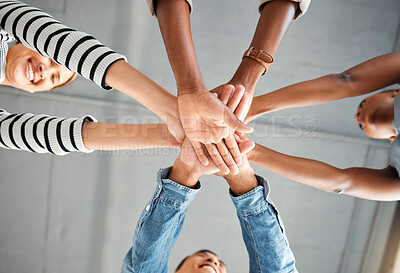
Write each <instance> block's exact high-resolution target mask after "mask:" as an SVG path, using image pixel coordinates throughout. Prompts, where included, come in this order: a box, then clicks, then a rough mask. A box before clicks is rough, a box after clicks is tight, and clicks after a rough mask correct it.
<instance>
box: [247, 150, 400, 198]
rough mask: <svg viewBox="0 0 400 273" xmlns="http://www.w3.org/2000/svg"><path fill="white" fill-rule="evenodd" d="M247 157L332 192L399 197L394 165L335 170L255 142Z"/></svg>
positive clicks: (365, 196)
mask: <svg viewBox="0 0 400 273" xmlns="http://www.w3.org/2000/svg"><path fill="white" fill-rule="evenodd" d="M249 160H250V161H251V162H253V163H255V164H257V165H259V166H261V167H264V168H266V169H268V170H270V171H273V172H275V173H277V174H279V175H282V176H284V177H286V178H288V179H291V180H293V181H296V182H299V183H302V184H305V185H308V186H311V187H314V188H317V189H320V190H323V191H327V192H332V193H340V194H346V195H350V196H354V197H359V198H364V199H370V200H379V201H394V200H399V199H400V179H399V177H398V175H397V173H396V171H395V169H394V168H392V167H390V166H388V167H387V168H385V169H382V170H377V169H369V168H348V169H339V168H336V167H333V166H331V165H328V164H326V163H323V162H320V161H317V160H312V159H306V158H300V157H295V156H290V155H285V154H282V153H279V152H276V151H273V150H271V149H268V148H266V147H264V146H261V145H259V144H256V147H255V148H254V149H253V150H252V151H251V152H250V153H249Z"/></svg>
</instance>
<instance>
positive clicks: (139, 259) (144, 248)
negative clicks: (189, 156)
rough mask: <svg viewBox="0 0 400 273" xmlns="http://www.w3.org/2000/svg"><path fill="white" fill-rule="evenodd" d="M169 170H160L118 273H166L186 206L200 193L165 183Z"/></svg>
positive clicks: (178, 185)
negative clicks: (153, 190) (155, 185)
mask: <svg viewBox="0 0 400 273" xmlns="http://www.w3.org/2000/svg"><path fill="white" fill-rule="evenodd" d="M170 171H171V168H166V169H161V170H160V171H159V172H158V175H157V187H156V190H155V192H154V193H153V195H152V197H151V198H150V201H149V202H148V203H147V205H146V207H145V209H144V210H143V212H142V214H141V216H140V218H139V221H138V223H137V226H136V230H135V234H134V236H133V243H132V247H131V249H130V250H129V251H128V253H127V254H126V256H125V259H124V261H123V264H122V269H121V272H122V273H127V272H140V273H166V272H167V264H168V258H169V254H170V252H171V249H172V247H173V246H174V244H175V241H176V239H177V238H178V236H179V233H180V232H181V229H182V225H183V221H184V219H185V214H186V211H187V208H188V206H189V205H190V203H191V202H192V201H193V199H194V198H195V196H196V195H197V193H198V191H199V189H200V183H199V182H198V183H197V184H196V187H195V189H190V188H187V187H185V186H182V185H180V184H177V183H175V182H174V181H172V180H169V179H167V177H168V176H169V173H170Z"/></svg>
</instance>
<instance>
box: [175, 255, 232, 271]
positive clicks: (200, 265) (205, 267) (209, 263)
mask: <svg viewBox="0 0 400 273" xmlns="http://www.w3.org/2000/svg"><path fill="white" fill-rule="evenodd" d="M226 272H227V271H226V266H225V264H224V263H223V262H221V261H220V260H219V258H218V257H217V256H216V255H214V254H212V253H210V252H207V251H200V252H197V253H195V254H193V255H192V256H189V257H188V258H187V259H186V260H185V261H184V262H183V264H182V265H181V267H180V268H179V269H178V270H177V271H176V273H226Z"/></svg>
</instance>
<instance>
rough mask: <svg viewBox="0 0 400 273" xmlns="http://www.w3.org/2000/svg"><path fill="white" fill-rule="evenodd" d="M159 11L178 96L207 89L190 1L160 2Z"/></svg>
mask: <svg viewBox="0 0 400 273" xmlns="http://www.w3.org/2000/svg"><path fill="white" fill-rule="evenodd" d="M156 11H157V19H158V22H159V25H160V30H161V34H162V36H163V39H164V44H165V48H166V50H167V54H168V58H169V62H170V64H171V67H172V70H173V72H174V75H175V79H176V83H177V87H178V95H180V94H183V93H187V92H193V91H197V90H206V86H205V83H204V80H203V77H202V75H201V72H200V67H199V65H198V62H197V58H196V53H195V49H194V45H193V41H192V34H191V29H190V11H189V6H188V4H187V2H186V1H185V0H158V1H157V2H156Z"/></svg>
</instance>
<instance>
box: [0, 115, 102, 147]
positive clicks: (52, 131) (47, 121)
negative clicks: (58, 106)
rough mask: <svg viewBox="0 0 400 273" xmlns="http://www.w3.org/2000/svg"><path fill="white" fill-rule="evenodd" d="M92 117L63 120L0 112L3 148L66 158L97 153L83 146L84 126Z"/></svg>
mask: <svg viewBox="0 0 400 273" xmlns="http://www.w3.org/2000/svg"><path fill="white" fill-rule="evenodd" d="M86 121H96V119H95V118H94V117H92V116H84V117H82V118H79V119H78V118H59V117H52V116H48V115H34V114H31V113H24V114H10V113H8V112H6V111H5V110H2V109H0V147H2V148H6V149H14V150H24V151H31V152H34V153H51V154H55V155H66V154H68V153H69V152H74V151H79V152H84V153H90V152H93V150H89V149H87V148H86V147H85V145H84V144H83V138H82V127H83V124H84V123H85V122H86Z"/></svg>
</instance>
